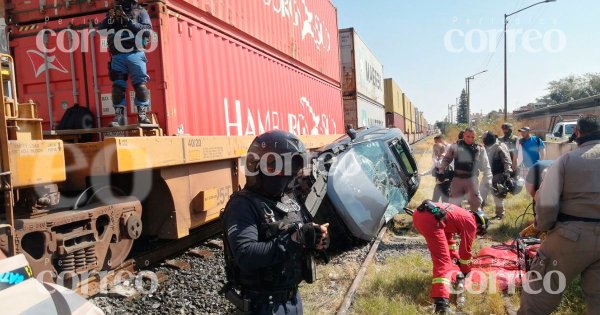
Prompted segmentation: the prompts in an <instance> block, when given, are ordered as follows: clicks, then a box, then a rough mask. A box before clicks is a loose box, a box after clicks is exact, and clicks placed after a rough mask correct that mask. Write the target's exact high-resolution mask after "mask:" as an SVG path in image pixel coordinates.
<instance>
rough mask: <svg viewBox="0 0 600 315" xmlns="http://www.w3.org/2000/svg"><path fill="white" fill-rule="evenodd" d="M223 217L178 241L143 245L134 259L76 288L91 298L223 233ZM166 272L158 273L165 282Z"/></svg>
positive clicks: (90, 278) (135, 252)
mask: <svg viewBox="0 0 600 315" xmlns="http://www.w3.org/2000/svg"><path fill="white" fill-rule="evenodd" d="M221 227H222V225H221V221H220V220H215V221H213V222H210V223H208V224H206V225H203V226H202V227H199V228H197V229H194V230H192V231H190V234H189V235H188V236H186V237H184V238H181V239H177V240H168V241H160V242H159V243H155V244H144V247H145V248H144V249H142V250H140V249H137V250H136V249H135V247H134V250H133V251H134V253H133V254H132V256H133V257H132V258H130V259H127V260H126V261H124V262H123V263H122V264H121V265H120V266H119V267H117V268H115V269H113V270H111V271H109V272H107V273H101V274H97V275H94V276H92V277H89V278H87V279H85V280H84V281H81V282H80V283H79V285H78V286H77V288H76V289H75V291H76V292H77V293H79V294H81V295H83V296H84V297H87V298H89V297H92V296H94V295H96V294H99V293H102V292H104V290H106V289H107V287H113V286H115V285H118V284H119V283H120V282H123V281H127V280H130V278H131V277H132V276H134V275H135V274H136V273H137V272H139V271H141V270H144V269H147V268H150V267H152V266H155V265H157V264H159V263H161V262H163V261H165V260H166V259H168V258H169V257H172V256H175V255H177V254H179V253H182V252H184V251H186V250H188V249H189V248H191V247H193V246H195V245H196V244H198V243H200V242H202V241H204V240H207V239H209V238H211V237H214V236H216V235H217V234H219V233H221V231H222V228H221ZM165 276H166V275H164V274H158V275H157V280H158V282H159V283H160V282H163V281H164V280H165V279H164V277H165Z"/></svg>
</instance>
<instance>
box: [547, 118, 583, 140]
mask: <svg viewBox="0 0 600 315" xmlns="http://www.w3.org/2000/svg"><path fill="white" fill-rule="evenodd" d="M575 125H577V121H576V120H573V121H571V120H569V121H561V122H558V123H556V124H555V125H554V128H552V132H551V133H548V134H546V141H547V142H565V141H567V140H569V137H571V135H572V134H573V132H574V129H575Z"/></svg>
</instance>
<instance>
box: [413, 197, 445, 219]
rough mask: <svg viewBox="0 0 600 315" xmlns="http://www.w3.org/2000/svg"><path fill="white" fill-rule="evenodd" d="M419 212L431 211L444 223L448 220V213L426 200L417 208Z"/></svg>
mask: <svg viewBox="0 0 600 315" xmlns="http://www.w3.org/2000/svg"><path fill="white" fill-rule="evenodd" d="M417 210H418V211H429V212H431V214H433V216H434V217H435V218H436V219H437V220H438V221H442V220H444V219H446V211H445V210H443V209H441V208H440V207H438V206H436V205H435V203H433V201H431V200H429V199H426V200H423V202H422V203H421V205H420V206H419V207H418V208H417Z"/></svg>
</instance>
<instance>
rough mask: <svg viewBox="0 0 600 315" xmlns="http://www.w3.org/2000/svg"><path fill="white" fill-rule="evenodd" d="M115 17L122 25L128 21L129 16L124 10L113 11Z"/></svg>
mask: <svg viewBox="0 0 600 315" xmlns="http://www.w3.org/2000/svg"><path fill="white" fill-rule="evenodd" d="M115 19H116V20H117V21H118V22H119V23H121V24H123V25H125V24H127V23H129V16H127V14H126V13H125V12H124V11H115Z"/></svg>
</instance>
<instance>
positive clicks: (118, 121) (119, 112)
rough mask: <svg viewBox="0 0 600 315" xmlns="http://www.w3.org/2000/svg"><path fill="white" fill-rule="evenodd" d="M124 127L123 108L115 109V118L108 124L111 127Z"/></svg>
mask: <svg viewBox="0 0 600 315" xmlns="http://www.w3.org/2000/svg"><path fill="white" fill-rule="evenodd" d="M123 125H125V108H123V107H115V118H114V119H113V121H112V122H111V123H110V126H111V127H119V126H123Z"/></svg>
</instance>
